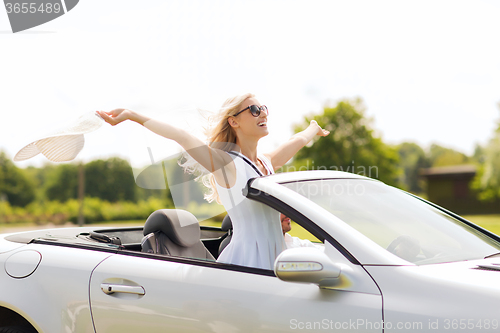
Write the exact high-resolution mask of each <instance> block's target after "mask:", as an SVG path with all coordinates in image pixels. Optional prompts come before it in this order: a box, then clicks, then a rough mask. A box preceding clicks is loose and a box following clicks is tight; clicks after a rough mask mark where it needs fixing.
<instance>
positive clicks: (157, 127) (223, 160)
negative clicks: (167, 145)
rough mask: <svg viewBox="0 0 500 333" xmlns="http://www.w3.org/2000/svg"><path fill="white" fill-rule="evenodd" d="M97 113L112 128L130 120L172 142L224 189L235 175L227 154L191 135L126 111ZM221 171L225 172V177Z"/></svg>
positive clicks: (234, 169) (116, 110) (232, 164)
mask: <svg viewBox="0 0 500 333" xmlns="http://www.w3.org/2000/svg"><path fill="white" fill-rule="evenodd" d="M98 113H99V115H100V116H101V117H102V118H103V119H104V121H106V122H107V123H109V124H111V125H113V126H115V125H117V124H119V123H121V122H123V121H125V120H132V121H135V122H136V123H139V124H141V125H143V126H144V127H146V128H147V129H149V130H150V131H152V132H154V133H156V134H158V135H161V136H163V137H165V138H167V139H170V140H174V141H175V142H177V143H178V144H180V145H181V147H182V148H184V150H186V152H187V153H188V154H189V155H191V157H192V158H194V159H195V160H196V161H197V162H198V163H200V164H201V165H202V166H203V167H204V168H205V169H207V170H208V171H209V172H211V173H213V174H214V176H215V178H216V180H217V182H218V183H219V184H226V187H230V185H231V184H232V183H233V181H232V180H233V179H234V177H235V175H236V167H235V165H234V163H232V159H231V157H230V156H229V154H227V153H225V152H223V151H222V150H219V149H213V148H211V147H210V146H208V145H207V144H205V143H204V142H203V141H201V140H200V139H199V138H197V137H196V136H194V135H192V134H191V133H189V132H187V131H185V130H183V129H181V128H178V127H175V126H172V125H170V124H168V123H164V122H161V121H158V120H155V119H151V118H149V117H146V116H144V115H141V114H139V113H137V112H134V111H132V110H128V109H115V110H112V111H109V112H104V111H98ZM222 171H224V172H225V175H224V173H223V172H222ZM228 183H229V184H228Z"/></svg>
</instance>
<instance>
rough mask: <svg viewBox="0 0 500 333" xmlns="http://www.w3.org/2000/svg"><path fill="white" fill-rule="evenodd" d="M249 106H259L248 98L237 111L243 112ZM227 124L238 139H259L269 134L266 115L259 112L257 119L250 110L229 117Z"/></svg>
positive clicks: (252, 99) (254, 99) (252, 98)
mask: <svg viewBox="0 0 500 333" xmlns="http://www.w3.org/2000/svg"><path fill="white" fill-rule="evenodd" d="M250 105H257V106H261V104H260V103H259V101H258V100H257V99H256V98H254V97H250V98H247V99H246V100H245V101H244V102H243V103H242V104H241V106H240V109H239V111H241V110H244V109H245V108H247V107H249V106H250ZM229 124H230V125H231V126H232V127H233V128H234V129H235V130H236V135H237V136H238V137H242V136H245V137H256V138H257V139H260V138H262V137H264V136H266V135H268V134H269V130H268V129H267V114H265V113H264V112H261V113H260V115H259V116H258V117H254V116H253V115H252V113H251V112H250V109H246V110H245V111H243V112H242V113H240V114H239V115H237V116H236V117H231V118H230V120H229Z"/></svg>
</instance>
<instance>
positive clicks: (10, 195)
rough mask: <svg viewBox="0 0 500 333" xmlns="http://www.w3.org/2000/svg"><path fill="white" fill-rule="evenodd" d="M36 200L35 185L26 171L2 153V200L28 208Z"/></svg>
mask: <svg viewBox="0 0 500 333" xmlns="http://www.w3.org/2000/svg"><path fill="white" fill-rule="evenodd" d="M34 198H35V191H34V185H33V183H32V182H31V181H30V180H29V178H28V177H27V176H26V175H25V173H24V170H23V169H19V168H18V167H16V166H15V165H14V163H12V161H11V160H10V159H9V158H8V157H7V155H6V154H5V153H4V152H0V200H7V201H8V202H9V203H10V204H11V205H13V206H26V205H27V204H29V203H30V202H31V201H33V199H34Z"/></svg>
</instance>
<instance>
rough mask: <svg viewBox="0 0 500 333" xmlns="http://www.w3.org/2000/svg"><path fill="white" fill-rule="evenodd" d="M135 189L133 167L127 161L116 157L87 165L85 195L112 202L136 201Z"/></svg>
mask: <svg viewBox="0 0 500 333" xmlns="http://www.w3.org/2000/svg"><path fill="white" fill-rule="evenodd" d="M75 179H76V178H75ZM135 187H136V185H135V180H134V175H133V173H132V167H131V166H130V164H129V163H128V162H127V161H126V160H123V159H121V158H118V157H114V158H110V159H107V160H95V161H92V162H89V163H87V164H86V165H85V194H86V195H88V196H93V197H97V198H101V199H103V200H107V201H111V202H115V201H119V200H128V201H134V200H135V198H136V194H135Z"/></svg>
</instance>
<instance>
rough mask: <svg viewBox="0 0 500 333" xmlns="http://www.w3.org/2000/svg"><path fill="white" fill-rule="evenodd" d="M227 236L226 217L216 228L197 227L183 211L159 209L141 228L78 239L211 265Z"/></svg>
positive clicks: (229, 231)
mask: <svg viewBox="0 0 500 333" xmlns="http://www.w3.org/2000/svg"><path fill="white" fill-rule="evenodd" d="M231 235H232V224H231V219H230V218H229V216H226V217H225V218H224V220H223V222H222V225H221V228H218V227H210V226H200V224H199V222H198V220H197V218H196V217H195V216H194V215H193V214H191V213H190V212H188V211H185V210H180V209H160V210H157V211H155V212H153V213H152V214H151V215H150V216H149V217H148V219H147V220H146V223H145V224H144V228H137V227H136V228H119V229H105V230H94V231H91V232H89V233H81V234H80V235H79V237H80V238H87V239H88V240H91V241H98V242H102V243H109V244H115V245H119V246H120V247H122V248H123V249H126V250H131V251H140V252H145V253H152V254H160V255H167V256H176V257H187V258H195V259H202V260H212V261H213V260H215V259H216V258H217V257H218V256H219V253H220V252H221V251H222V250H223V249H224V247H225V246H227V244H229V242H230V240H231Z"/></svg>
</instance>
